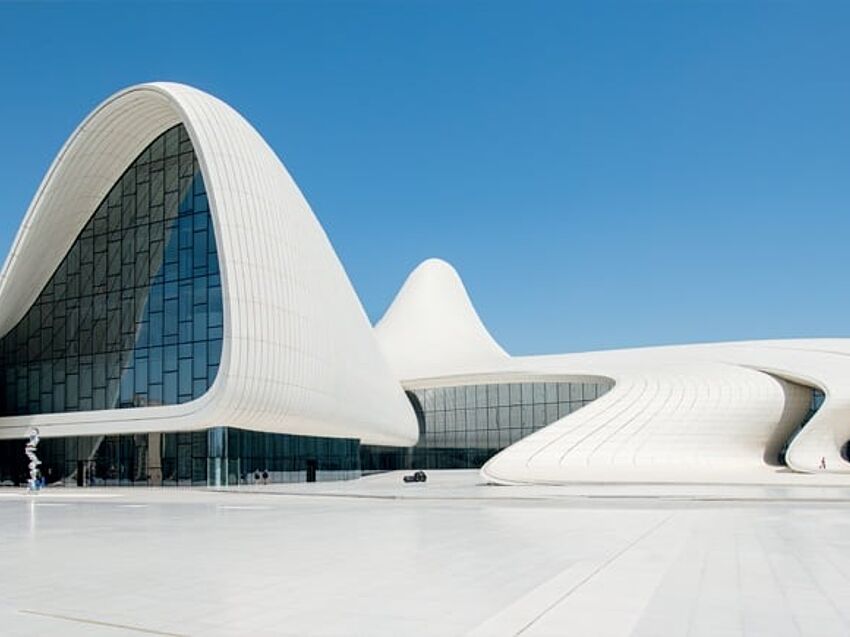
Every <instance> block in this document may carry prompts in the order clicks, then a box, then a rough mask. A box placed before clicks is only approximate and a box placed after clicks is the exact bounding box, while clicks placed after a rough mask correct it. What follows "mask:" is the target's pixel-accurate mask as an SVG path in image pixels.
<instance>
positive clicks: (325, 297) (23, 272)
mask: <svg viewBox="0 0 850 637" xmlns="http://www.w3.org/2000/svg"><path fill="white" fill-rule="evenodd" d="M178 124H182V125H183V126H184V127H185V130H186V132H187V133H188V136H189V139H190V140H191V143H192V146H193V147H194V151H195V153H196V156H197V161H198V164H199V166H200V170H201V173H202V175H203V179H204V182H205V185H206V194H207V197H208V201H209V211H210V218H211V221H212V229H213V233H214V235H215V241H216V246H217V252H218V258H219V261H220V270H221V288H222V306H223V314H224V316H223V323H224V335H223V342H222V351H221V362H220V366H219V369H218V373H217V375H216V377H215V380H214V382H213V383H212V385H211V387H210V388H209V389H208V391H207V392H206V393H204V394H203V395H202V396H200V397H198V398H196V399H194V400H191V401H189V402H186V403H183V404H177V405H163V406H149V407H140V408H134V409H105V410H100V411H84V412H79V411H78V412H65V413H50V414H38V415H29V416H14V417H7V418H2V419H0V437H2V438H9V437H18V436H22V435H23V434H24V432H25V430H26V429H27V428H28V427H30V426H33V425H34V426H38V427H39V428H40V429H41V431H42V433H43V434H44V435H48V436H50V435H57V436H58V435H79V434H98V433H107V432H109V433H120V432H141V431H176V430H192V429H203V428H207V427H211V426H219V425H228V426H234V427H243V428H246V429H256V430H263V431H273V432H281V433H292V434H301V435H317V436H339V437H357V438H361V439H362V440H363V441H365V442H370V443H373V444H411V443H413V442H415V440H416V437H417V425H416V418H415V415H414V414H413V411H412V409H411V407H410V405H409V403H408V401H407V399H406V398H405V396H404V393H403V391H402V388H401V386H400V385H399V383H398V382H397V381H396V379H395V378H394V377H393V375H392V373H391V372H390V370H389V368H388V366H387V364H386V362H385V360H384V358H383V356H382V355H381V353H380V351H379V349H378V345H377V342H376V340H375V337H374V335H373V333H372V330H371V327H370V325H369V322H368V319H367V317H366V314H365V312H364V311H363V308H362V306H361V304H360V302H359V300H358V298H357V296H356V294H355V292H354V290H353V288H352V286H351V283H350V281H349V279H348V277H347V275H346V273H345V271H344V269H343V267H342V265H341V263H340V262H339V259H338V258H337V256H336V254H335V253H334V250H333V248H332V246H331V244H330V241H329V240H328V238H327V236H326V234H325V233H324V231H323V230H322V228H321V226H320V224H319V222H318V220H317V219H316V217H315V216H314V214H313V212H312V211H311V210H310V207H309V205H308V204H307V202H306V200H305V199H304V197H303V195H302V194H301V192H300V191H299V189H298V187H297V186H296V184H295V182H294V181H293V180H292V178H291V176H290V175H289V173H288V172H287V171H286V169H285V167H284V166H283V164H282V163H281V162H280V160H279V159H278V158H277V156H276V155H275V153H274V152H273V151H272V150H271V148H270V147H269V146H268V144H267V143H266V142H265V141H264V140H263V139H262V137H261V136H260V135H259V134H258V133H257V132H256V131H255V130H254V128H253V127H252V126H251V125H250V124H249V123H248V122H247V121H245V119H244V118H243V117H242V116H241V115H239V114H238V113H237V112H236V111H235V110H234V109H232V108H231V107H230V106H228V105H227V104H225V103H224V102H222V101H221V100H219V99H217V98H215V97H213V96H211V95H208V94H206V93H204V92H202V91H199V90H197V89H194V88H192V87H189V86H185V85H181V84H173V83H152V84H143V85H139V86H134V87H130V88H128V89H125V90H123V91H121V92H119V93H117V94H115V95H113V96H112V97H110V98H108V99H107V100H106V101H104V102H103V103H102V104H100V105H99V106H98V107H97V108H96V109H95V110H94V111H93V112H92V113H91V114H90V115H89V116H88V117H87V118H86V119H85V120H84V121H83V122H82V124H80V126H79V127H78V128H77V130H76V131H74V133H73V134H72V135H71V137H70V138H69V139H68V141H67V142H66V143H65V145H64V146H63V148H62V149H61V151H60V152H59V154H58V156H57V157H56V159H55V160H54V162H53V164H52V165H51V167H50V169H49V171H48V172H47V174H46V176H45V177H44V180H43V181H42V183H41V186H40V187H39V189H38V191H37V193H36V196H35V198H34V199H33V202H32V204H31V205H30V207H29V209H28V211H27V213H26V216H25V218H24V221H23V223H22V225H21V228H20V230H19V231H18V234H17V237H16V238H15V241H14V244H13V247H12V250H11V252H10V254H9V256H8V258H7V260H6V263H5V265H4V267H3V271H2V273H0V335H5V334H7V333H8V332H9V331H10V330H12V329H13V328H14V327H15V325H16V324H17V323H18V322H19V321H20V319H21V318H22V317H23V316H24V315H25V313H26V312H27V310H28V309H29V308H30V307H31V306H32V304H33V302H34V301H35V299H36V298H37V297H38V295H39V293H40V291H41V290H42V288H43V287H44V285H45V284H46V283H47V282H48V280H50V277H51V276H52V274H53V272H54V271H55V270H56V268H57V266H58V265H59V264H60V263H61V261H62V260H63V258H64V257H65V255H66V254H67V252H68V250H69V248H70V247H71V245H72V244H73V242H74V240H75V239H76V237H77V236H78V234H79V233H80V231H81V229H82V228H83V227H84V225H85V224H86V223H87V221H88V220H89V219H90V218H91V216H92V215H93V213H94V212H95V210H96V209H97V207H98V205H99V204H100V202H101V201H102V200H103V198H104V197H105V195H106V194H107V193H108V192H109V191H110V189H111V188H112V187H113V185H114V184H115V183H116V181H117V180H118V179H119V178H120V177H121V175H122V173H123V172H124V170H125V169H126V168H127V167H128V166H129V165H130V164H131V163H132V162H133V160H134V159H135V158H136V157H137V156H138V155H139V154H140V153H141V152H142V151H143V150H144V149H145V148H146V147H147V146H148V145H149V144H150V143H151V142H152V140H154V139H155V138H156V137H157V136H158V135H161V134H162V133H163V132H164V131H166V130H168V129H169V128H172V127H174V126H176V125H178Z"/></svg>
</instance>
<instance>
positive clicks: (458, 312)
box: [375, 259, 509, 380]
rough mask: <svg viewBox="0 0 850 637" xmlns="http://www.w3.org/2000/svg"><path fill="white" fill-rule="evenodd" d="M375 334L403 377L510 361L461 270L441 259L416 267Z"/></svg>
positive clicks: (443, 373)
mask: <svg viewBox="0 0 850 637" xmlns="http://www.w3.org/2000/svg"><path fill="white" fill-rule="evenodd" d="M375 334H376V335H377V337H378V342H379V343H380V345H381V350H382V351H383V352H384V356H385V357H386V359H387V360H388V361H389V363H390V366H391V367H392V368H393V370H394V371H395V374H396V376H397V377H398V378H401V379H404V380H412V379H416V378H427V377H435V376H449V375H456V374H464V373H467V372H474V371H476V370H478V369H481V368H489V367H492V366H499V365H500V364H502V363H505V362H507V361H508V360H509V357H508V355H507V353H506V352H505V350H503V349H502V348H501V347H500V346H499V344H498V343H496V341H495V340H493V337H492V336H490V333H489V332H488V331H487V328H486V327H484V324H483V323H482V322H481V319H480V318H479V317H478V313H477V312H476V311H475V308H474V307H473V306H472V301H471V300H470V299H469V295H468V294H467V292H466V288H465V287H464V285H463V281H461V279H460V276H458V273H457V271H456V270H455V269H454V268H453V267H452V266H451V265H449V264H448V263H446V262H445V261H443V260H442V259H428V260H426V261H423V262H422V263H421V264H419V266H417V268H416V269H415V270H414V271H413V272H411V274H410V276H408V277H407V280H406V281H405V282H404V285H403V286H402V288H401V290H400V291H399V293H398V295H397V296H396V297H395V299H394V300H393V302H392V304H391V305H390V307H389V309H387V311H386V313H385V314H384V316H383V318H381V320H380V321H379V322H378V324H377V325H376V326H375Z"/></svg>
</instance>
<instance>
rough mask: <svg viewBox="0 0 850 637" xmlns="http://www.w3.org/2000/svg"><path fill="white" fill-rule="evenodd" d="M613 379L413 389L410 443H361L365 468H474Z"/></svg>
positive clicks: (594, 395)
mask: <svg viewBox="0 0 850 637" xmlns="http://www.w3.org/2000/svg"><path fill="white" fill-rule="evenodd" d="M611 387H613V382H612V381H608V380H604V379H599V380H597V381H596V382H586V383H568V382H547V383H541V382H525V383H519V382H517V383H498V384H481V385H463V386H455V387H436V388H433V389H414V390H410V391H408V392H407V395H408V398H409V399H410V401H411V403H412V404H413V407H414V410H415V411H416V415H417V419H418V421H419V442H418V443H417V444H416V446H414V447H408V448H402V447H379V446H372V445H363V446H362V447H361V452H360V459H361V467H362V469H363V471H383V470H391V469H472V468H479V467H481V466H482V465H483V464H484V463H485V462H486V461H487V460H488V459H490V458H491V457H492V456H493V455H495V454H496V453H497V452H499V451H501V450H502V449H504V448H505V447H508V446H509V445H512V444H513V443H515V442H517V441H518V440H520V439H521V438H524V437H525V436H528V435H529V434H531V433H533V432H535V431H537V430H538V429H541V428H542V427H545V426H546V425H549V424H551V423H553V422H554V421H556V420H558V419H559V418H562V417H564V416H566V415H567V414H571V413H572V412H574V411H576V410H578V409H581V408H582V407H584V406H585V405H587V404H588V403H590V402H592V401H594V400H596V399H597V398H598V397H600V396H602V395H603V394H605V393H606V392H607V391H608V390H609V389H611Z"/></svg>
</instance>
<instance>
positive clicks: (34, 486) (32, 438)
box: [24, 427, 41, 491]
mask: <svg viewBox="0 0 850 637" xmlns="http://www.w3.org/2000/svg"><path fill="white" fill-rule="evenodd" d="M27 435H28V436H29V440H28V441H27V446H26V448H25V449H24V453H26V454H27V458H29V459H30V464H29V469H30V479H29V480H28V481H27V489H28V490H29V491H38V490H39V489H40V488H41V482H40V481H39V479H38V465H40V464H41V460H39V459H38V456H36V455H35V448H36V447H38V441H39V437H38V429H36V428H35V427H33V428H32V429H30V430H29V431H28V432H27Z"/></svg>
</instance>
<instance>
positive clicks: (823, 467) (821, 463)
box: [820, 456, 826, 469]
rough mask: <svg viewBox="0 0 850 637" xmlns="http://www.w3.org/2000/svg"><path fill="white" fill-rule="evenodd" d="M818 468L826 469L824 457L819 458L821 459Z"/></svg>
mask: <svg viewBox="0 0 850 637" xmlns="http://www.w3.org/2000/svg"><path fill="white" fill-rule="evenodd" d="M820 468H821V469H826V456H821V457H820Z"/></svg>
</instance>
